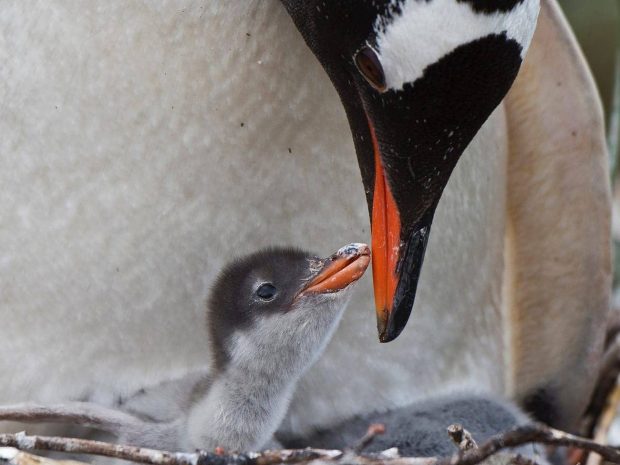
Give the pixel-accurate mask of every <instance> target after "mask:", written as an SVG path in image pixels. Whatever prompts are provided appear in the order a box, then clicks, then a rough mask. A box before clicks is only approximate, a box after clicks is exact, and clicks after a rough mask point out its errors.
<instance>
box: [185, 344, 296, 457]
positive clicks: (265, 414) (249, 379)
mask: <svg viewBox="0 0 620 465" xmlns="http://www.w3.org/2000/svg"><path fill="white" fill-rule="evenodd" d="M282 365H283V364H281V361H277V360H268V359H267V358H266V357H261V356H256V357H254V358H253V359H248V360H246V361H242V362H238V361H237V362H234V363H229V364H228V365H227V366H225V367H223V368H222V369H220V370H218V371H217V372H216V373H214V376H213V378H212V383H211V385H210V386H209V388H208V391H207V392H206V393H205V394H204V395H203V396H201V397H200V398H199V399H197V400H196V402H195V403H194V404H193V405H192V407H191V408H190V411H189V413H188V419H187V432H186V434H185V435H184V436H185V437H186V438H187V441H188V443H187V444H186V447H185V448H186V449H187V450H189V449H190V448H196V447H201V448H207V449H208V448H213V447H218V446H220V447H224V448H225V449H234V450H254V449H257V448H259V447H261V446H262V445H263V444H264V443H266V442H267V441H268V440H269V439H270V437H271V435H272V434H273V433H274V432H275V430H276V428H277V427H278V425H279V424H280V423H281V421H282V419H283V417H284V415H285V413H286V411H287V409H288V405H289V403H290V400H291V397H292V394H293V391H294V387H295V383H296V382H297V380H298V379H299V377H300V376H301V373H292V372H291V371H294V370H287V369H286V367H285V366H284V367H283V366H282Z"/></svg>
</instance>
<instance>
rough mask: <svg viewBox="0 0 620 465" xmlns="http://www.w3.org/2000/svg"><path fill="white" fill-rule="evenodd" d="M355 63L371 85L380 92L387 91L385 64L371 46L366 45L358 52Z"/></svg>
mask: <svg viewBox="0 0 620 465" xmlns="http://www.w3.org/2000/svg"><path fill="white" fill-rule="evenodd" d="M355 65H356V66H357V69H358V70H359V72H360V73H362V76H364V79H366V81H368V83H369V84H370V85H371V86H373V87H374V88H375V89H377V90H378V91H379V92H384V91H385V89H386V85H385V74H384V73H383V66H381V62H380V61H379V57H378V56H377V53H376V52H375V51H374V50H373V49H372V48H371V47H370V46H368V45H365V46H364V47H362V48H361V49H360V50H359V52H357V54H356V55H355Z"/></svg>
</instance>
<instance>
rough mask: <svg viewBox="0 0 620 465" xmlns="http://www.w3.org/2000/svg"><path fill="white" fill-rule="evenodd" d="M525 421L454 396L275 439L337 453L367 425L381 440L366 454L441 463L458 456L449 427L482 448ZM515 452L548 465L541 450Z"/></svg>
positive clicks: (482, 400)
mask: <svg viewBox="0 0 620 465" xmlns="http://www.w3.org/2000/svg"><path fill="white" fill-rule="evenodd" d="M529 421H530V419H529V417H528V416H527V415H526V414H525V413H523V412H522V411H521V410H520V409H519V408H518V407H517V406H516V405H515V404H513V403H512V402H508V401H506V400H503V399H500V398H498V397H495V396H491V395H486V394H482V393H473V392H457V393H451V394H447V395H443V396H439V397H435V398H432V399H428V400H426V399H425V400H423V401H418V402H415V403H413V404H410V405H408V406H405V407H401V408H398V409H393V410H388V411H387V412H383V413H375V414H365V415H360V416H356V417H353V418H350V419H348V420H345V421H343V422H340V423H338V424H336V425H333V426H331V427H329V428H325V429H320V430H317V431H315V432H314V433H312V434H310V435H309V436H306V437H283V436H280V435H276V436H277V438H278V439H279V440H280V441H281V442H282V443H283V444H284V446H285V447H291V448H296V447H308V446H310V447H318V448H325V449H342V448H346V447H350V446H351V445H352V444H355V443H356V442H357V440H358V439H359V438H361V437H362V436H363V435H364V433H365V431H366V429H367V428H368V425H370V424H371V423H382V424H384V425H385V428H386V431H385V434H383V435H380V436H377V437H375V438H374V440H373V441H372V443H371V444H370V445H369V446H368V447H367V448H366V449H365V451H366V452H379V451H383V450H386V449H389V448H391V447H397V448H398V450H399V452H400V454H401V455H402V456H406V457H445V456H450V455H452V454H454V453H455V452H457V448H456V446H455V444H454V443H453V442H452V440H451V439H450V438H449V436H448V434H447V428H448V426H450V425H451V424H455V423H459V424H461V425H463V427H464V428H465V429H467V430H468V431H469V432H470V433H471V434H472V436H473V438H474V439H475V440H476V441H477V442H478V444H481V443H482V442H484V441H485V440H487V439H489V438H490V437H491V436H493V435H495V434H498V433H501V432H504V431H506V430H509V429H510V428H513V427H515V426H517V425H523V424H526V423H528V422H529ZM515 452H517V453H520V454H521V455H524V456H526V457H528V458H531V459H533V460H536V461H537V463H540V464H545V463H548V462H547V459H546V456H545V451H544V447H543V446H534V445H527V446H522V447H518V448H516V449H515Z"/></svg>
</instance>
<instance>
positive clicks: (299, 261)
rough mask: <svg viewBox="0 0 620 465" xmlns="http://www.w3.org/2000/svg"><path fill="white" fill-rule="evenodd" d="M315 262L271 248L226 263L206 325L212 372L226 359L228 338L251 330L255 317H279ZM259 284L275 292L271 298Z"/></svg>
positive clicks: (212, 294) (301, 253) (300, 253)
mask: <svg viewBox="0 0 620 465" xmlns="http://www.w3.org/2000/svg"><path fill="white" fill-rule="evenodd" d="M311 260H316V261H318V260H319V259H318V258H316V257H315V256H313V255H312V254H311V253H309V252H305V251H303V250H301V249H296V248H290V247H289V248H285V247H271V248H267V249H263V250H260V251H259V252H255V253H253V254H251V255H247V256H245V257H243V258H239V259H237V260H234V261H232V262H231V263H229V264H228V265H227V266H226V267H225V268H224V269H223V270H222V271H221V272H220V274H219V275H218V277H217V278H216V280H215V282H214V283H213V286H212V287H211V292H210V294H209V295H210V297H209V300H208V303H207V321H208V330H209V336H210V338H211V339H210V340H211V350H212V353H213V358H214V369H215V370H216V371H219V370H221V369H222V368H223V367H224V366H225V365H226V363H227V360H228V359H229V353H228V350H229V348H230V344H229V341H228V340H229V338H230V336H231V335H232V334H234V332H235V331H237V330H241V329H247V328H249V327H251V326H252V323H253V322H254V321H256V318H257V317H263V316H265V315H267V314H274V313H283V312H286V311H288V310H290V307H291V303H292V301H293V299H294V297H295V295H296V293H297V292H299V290H300V289H301V287H302V285H303V283H304V282H305V281H307V280H308V279H309V278H310V276H311V272H310V266H309V265H310V261H311ZM261 284H264V285H271V286H273V287H274V288H275V294H274V295H273V298H271V299H270V298H267V295H266V294H263V297H261V295H260V294H261V293H260V292H259V289H260V286H261Z"/></svg>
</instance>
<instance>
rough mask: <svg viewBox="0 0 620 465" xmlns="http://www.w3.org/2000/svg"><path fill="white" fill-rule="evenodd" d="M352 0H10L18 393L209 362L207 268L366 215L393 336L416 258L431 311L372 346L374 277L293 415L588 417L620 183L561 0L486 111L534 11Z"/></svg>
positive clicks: (2, 129) (8, 281)
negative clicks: (411, 405)
mask: <svg viewBox="0 0 620 465" xmlns="http://www.w3.org/2000/svg"><path fill="white" fill-rule="evenodd" d="M352 4H353V2H351V5H347V3H346V2H345V3H339V4H338V5H336V3H335V2H334V3H333V4H329V3H328V2H319V3H316V4H315V3H314V2H307V4H306V2H304V4H303V5H306V6H303V5H302V3H301V2H300V3H296V2H284V5H282V4H281V3H280V2H276V1H275V0H271V1H240V0H239V1H235V2H232V1H231V2H209V3H207V4H198V3H195V2H191V1H187V2H186V3H184V4H182V5H180V4H178V3H174V4H170V3H165V2H161V3H158V2H156V3H148V4H146V5H137V4H126V3H119V4H113V3H110V4H105V5H102V4H92V5H91V4H89V5H84V4H81V3H71V2H64V1H63V2H60V1H58V2H49V3H47V4H46V5H43V6H37V7H36V8H31V7H29V6H28V5H27V4H25V3H23V2H12V3H7V4H6V5H4V6H3V11H4V15H3V16H2V18H1V19H0V21H1V22H2V31H3V36H2V37H3V43H4V44H5V46H4V47H2V50H3V52H4V54H5V55H6V56H4V57H3V67H2V71H1V73H2V79H0V82H2V84H1V87H0V89H1V92H0V95H2V108H3V118H2V121H0V133H1V134H2V138H1V140H0V152H1V153H2V154H3V156H2V157H0V173H1V174H0V176H1V179H0V185H1V186H2V188H1V192H2V202H0V216H1V217H2V218H3V226H2V229H1V230H0V243H2V244H3V250H2V255H1V260H0V263H1V265H0V273H1V278H0V279H1V282H2V287H3V289H2V305H1V307H0V311H1V312H2V315H3V321H4V322H5V324H3V325H2V329H1V331H2V333H1V334H0V336H1V338H2V341H3V344H2V348H1V354H2V356H1V357H0V370H1V371H2V372H3V373H5V374H6V376H5V377H4V381H3V382H2V384H1V385H0V398H1V399H2V401H4V402H18V401H23V400H31V401H42V402H46V401H60V400H66V399H87V400H93V401H96V402H99V403H102V404H107V403H111V402H113V400H114V398H115V397H116V396H118V395H121V394H124V393H130V392H133V391H135V390H137V389H140V388H141V387H144V386H145V385H149V384H156V383H158V382H160V381H162V380H165V379H168V378H172V377H177V376H183V374H184V373H187V372H189V371H193V370H195V369H197V368H199V367H200V365H201V364H202V363H204V351H205V350H206V349H205V347H206V344H205V339H206V330H205V328H203V327H202V325H200V324H196V322H197V321H200V319H199V315H200V313H201V312H202V307H203V305H202V299H203V296H204V295H205V294H206V284H205V283H207V282H209V281H210V280H211V278H212V277H213V273H215V271H216V270H217V269H219V268H220V267H221V265H222V264H223V260H224V257H225V256H226V255H227V254H228V253H229V252H230V251H231V250H236V251H239V252H245V251H249V250H251V249H254V248H256V247H259V246H262V245H266V244H268V243H274V242H277V243H286V242H290V243H304V244H308V246H309V247H311V248H315V249H319V250H322V249H324V248H325V249H329V248H331V247H332V246H336V245H337V244H338V243H339V242H340V241H341V240H342V237H347V238H351V239H357V238H356V237H354V236H355V235H356V234H357V235H359V236H360V237H359V240H364V239H366V238H365V237H364V236H365V235H366V234H367V232H368V231H369V229H368V210H370V213H371V215H370V217H371V227H372V235H373V237H372V243H373V252H374V256H375V261H374V263H373V273H374V277H375V289H376V291H377V292H375V295H376V297H377V298H376V307H377V310H378V317H379V319H378V321H379V329H380V334H381V337H382V339H383V340H384V341H388V340H390V339H393V338H394V337H396V336H397V335H398V333H399V332H400V331H402V330H403V328H404V325H405V322H406V320H407V317H408V314H409V310H410V308H411V304H412V302H413V297H414V295H415V293H416V284H417V280H418V275H420V282H419V285H418V286H417V298H416V304H415V307H414V308H415V321H413V322H412V323H413V324H410V325H409V326H408V327H407V329H406V331H405V332H404V333H403V334H402V335H401V336H400V337H399V338H398V339H397V340H396V341H395V342H393V343H391V344H388V345H379V344H372V341H373V336H372V332H373V326H374V323H373V322H372V319H371V317H370V314H369V312H368V309H369V307H371V304H370V302H372V300H373V298H372V293H371V289H370V286H369V285H368V283H367V285H366V287H365V288H364V290H363V291H362V292H360V293H359V295H358V296H357V298H356V300H355V301H354V302H353V303H352V306H351V311H350V312H349V314H348V315H347V317H345V321H344V322H343V324H342V325H341V327H340V330H339V331H340V334H339V335H338V336H337V337H336V338H335V341H336V342H335V343H334V344H332V345H331V346H330V347H329V348H328V351H327V353H326V355H325V356H324V357H323V359H322V360H321V362H320V363H319V364H317V366H315V367H314V368H313V370H312V371H311V372H309V374H308V376H307V377H306V379H305V380H304V381H303V382H302V383H301V386H300V389H299V390H298V396H297V398H296V400H294V403H293V405H292V409H291V412H290V415H289V419H288V420H289V421H288V423H287V426H286V427H287V428H289V429H291V430H296V431H303V430H305V429H307V428H309V427H310V426H312V425H313V424H322V423H325V422H329V421H333V420H336V419H338V418H342V417H344V416H348V415H350V414H354V413H358V412H360V411H364V410H367V409H371V408H372V409H381V408H383V407H394V406H398V405H403V404H405V403H408V402H410V401H412V400H414V399H416V398H419V397H423V396H424V395H425V394H426V393H427V392H429V391H430V390H432V391H433V392H436V391H437V390H438V389H440V388H443V387H449V386H450V385H451V384H455V383H457V384H459V385H463V384H465V385H467V384H474V385H477V386H480V385H482V386H485V387H486V388H488V389H490V390H492V391H496V392H507V393H509V394H511V395H514V396H516V397H517V398H520V399H522V400H524V401H525V403H527V404H529V405H531V406H532V407H533V408H534V410H536V411H537V412H538V413H539V414H540V415H542V416H543V417H545V418H546V419H548V420H549V421H551V422H552V423H554V424H556V425H560V426H570V425H572V424H574V421H575V419H576V418H577V417H578V415H579V412H580V411H581V410H582V408H583V406H584V404H585V402H586V399H587V396H588V393H589V391H590V389H591V385H590V383H591V379H592V374H593V372H594V371H595V370H596V365H597V360H598V355H599V354H600V345H601V343H600V339H601V338H600V335H601V332H602V330H603V324H602V322H603V321H604V318H605V314H606V311H607V307H608V305H607V301H608V294H609V291H608V287H609V286H608V284H609V269H610V265H609V234H608V223H609V213H608V212H609V200H608V199H609V194H608V183H607V168H606V160H605V151H604V144H603V137H602V130H601V126H602V123H601V117H600V108H599V104H598V99H597V97H596V92H595V90H594V87H593V85H592V82H591V79H590V77H589V73H588V70H587V67H586V66H585V64H584V62H583V60H582V58H581V55H580V54H579V51H578V49H577V47H576V45H575V43H574V40H573V39H572V35H571V33H570V31H569V30H568V28H567V26H566V24H565V22H564V20H563V19H562V16H561V13H560V12H559V10H558V9H557V7H556V5H555V3H554V2H552V1H547V2H543V8H542V14H541V18H540V21H539V30H538V33H537V37H536V38H535V39H534V43H533V45H532V47H530V48H531V50H530V54H529V56H528V58H527V60H526V61H525V63H524V65H523V66H522V72H521V76H520V77H519V78H518V80H517V82H516V84H515V85H514V87H513V90H512V92H511V95H510V96H509V97H508V99H507V100H506V102H505V104H502V105H500V106H499V107H498V108H497V110H496V111H494V112H493V113H491V112H492V111H493V109H494V108H495V107H496V106H497V105H498V104H499V103H500V100H501V99H502V98H503V96H504V94H505V93H506V92H507V90H508V89H509V87H510V85H511V83H512V80H513V78H514V77H515V75H516V73H517V71H518V69H519V65H520V64H521V60H522V58H523V57H524V56H525V52H526V49H527V48H528V44H529V36H530V35H531V33H532V31H533V28H534V23H535V19H536V13H537V11H538V8H537V2H534V1H532V0H523V1H499V0H498V1H497V2H493V1H475V0H471V1H461V0H433V1H430V2H418V1H415V0H409V1H403V2H376V1H374V2H370V1H369V2H355V7H353V6H352ZM308 6H313V7H314V8H309V7H308ZM347 8H348V9H347ZM291 16H292V19H293V21H291ZM295 25H297V28H296V27H295ZM300 32H301V34H300ZM304 39H305V41H304ZM306 41H307V42H308V44H309V45H310V48H311V49H312V52H314V55H313V53H312V52H311V51H310V48H308V47H307V45H306V43H305V42H306ZM315 55H316V56H315ZM316 58H318V59H319V60H318V61H317V59H316ZM319 61H320V62H321V64H322V65H323V66H320V65H319ZM325 71H327V73H326V72H325ZM329 78H331V81H332V82H333V84H334V86H332V83H331V82H330V80H329ZM334 87H335V88H336V89H337V91H338V93H337V92H336V91H335V90H334ZM341 100H342V103H343V104H344V111H343V106H342V105H341ZM347 117H348V121H347ZM485 121H486V122H485ZM349 123H350V125H351V128H352V130H353V136H354V137H353V140H354V144H352V141H351V131H350V129H349ZM472 138H473V139H472ZM354 145H355V149H357V155H358V162H359V167H360V168H361V172H362V180H363V181H364V185H365V190H366V199H367V203H365V202H364V201H363V199H364V191H363V189H362V183H360V182H359V174H358V173H359V169H358V166H357V163H356V162H355V153H356V152H355V150H354ZM466 146H467V149H466V150H465V148H466ZM463 151H464V154H463V155H462V156H461V157H460V162H459V163H458V165H457V160H459V155H460V154H461V152H463ZM453 169H454V172H453V173H452V174H451V175H450V173H451V172H452V170H453ZM449 177H450V182H449V183H448V178H449ZM444 187H445V191H444ZM442 192H443V194H442ZM440 199H441V201H440ZM436 207H437V208H436ZM326 218H329V221H327V220H326ZM433 218H434V219H433ZM431 222H432V225H433V228H432V229H433V233H432V235H430V236H429V232H430V226H431ZM429 237H430V239H429ZM427 241H428V252H427V253H426V255H427V257H426V259H425V265H424V267H422V259H423V257H424V249H425V245H426V243H427ZM420 273H421V274H420ZM16 360H19V361H21V362H20V363H16ZM334 382H335V383H337V384H338V385H339V386H342V387H343V388H342V389H334V388H333V383H334ZM345 387H346V388H347V389H345ZM351 392H354V393H355V395H354V396H352V395H351V394H350V393H351ZM568 406H570V408H568Z"/></svg>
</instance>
